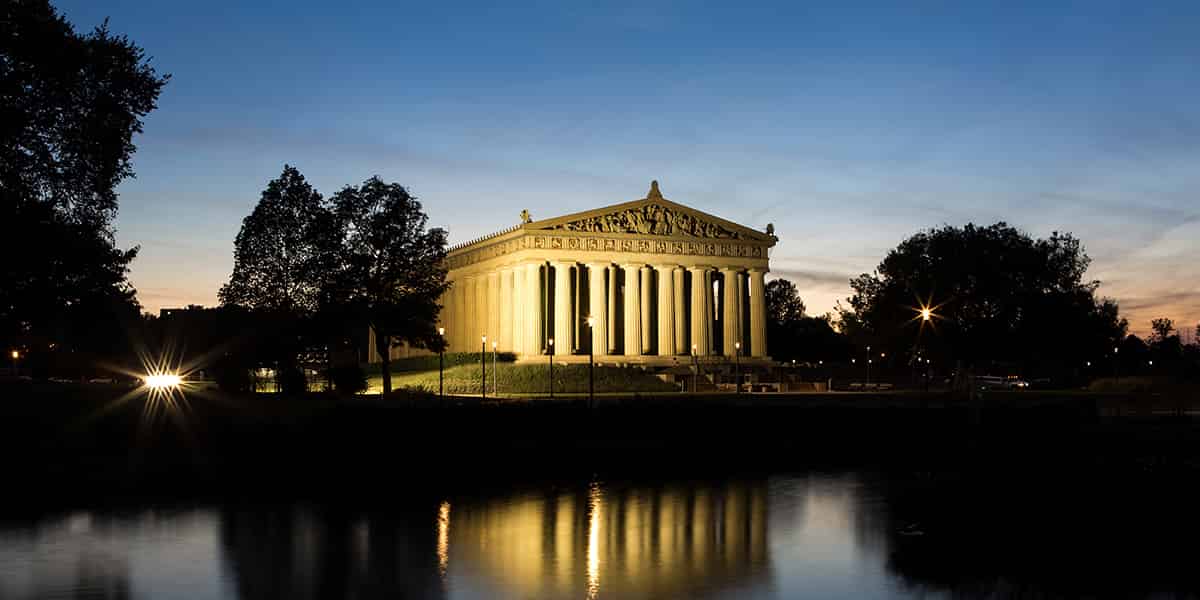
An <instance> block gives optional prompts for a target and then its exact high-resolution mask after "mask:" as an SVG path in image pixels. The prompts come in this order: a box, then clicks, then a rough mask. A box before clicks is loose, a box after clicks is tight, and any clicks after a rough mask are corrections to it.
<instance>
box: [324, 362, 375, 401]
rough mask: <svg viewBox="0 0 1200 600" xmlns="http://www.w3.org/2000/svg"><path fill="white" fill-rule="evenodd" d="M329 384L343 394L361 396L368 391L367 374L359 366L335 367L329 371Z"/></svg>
mask: <svg viewBox="0 0 1200 600" xmlns="http://www.w3.org/2000/svg"><path fill="white" fill-rule="evenodd" d="M329 382H330V383H332V384H333V389H335V390H337V391H338V392H341V393H343V394H361V393H363V392H365V391H367V372H366V371H364V370H363V368H362V367H360V366H358V365H344V366H340V367H333V368H332V369H329Z"/></svg>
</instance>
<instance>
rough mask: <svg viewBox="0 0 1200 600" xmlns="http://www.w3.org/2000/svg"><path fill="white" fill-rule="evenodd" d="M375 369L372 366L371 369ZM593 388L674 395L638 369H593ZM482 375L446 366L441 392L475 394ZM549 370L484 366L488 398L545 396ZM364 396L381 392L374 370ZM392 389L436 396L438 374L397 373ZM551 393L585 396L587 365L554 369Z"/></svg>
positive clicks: (470, 369)
mask: <svg viewBox="0 0 1200 600" xmlns="http://www.w3.org/2000/svg"><path fill="white" fill-rule="evenodd" d="M373 366H375V365H373ZM595 369H596V371H595V386H596V392H597V393H603V392H631V393H632V392H672V391H678V389H679V388H678V387H676V386H675V385H674V384H672V383H670V382H667V381H663V380H662V379H659V378H658V377H655V376H654V375H650V374H648V373H646V372H645V371H642V370H641V369H633V368H622V367H596V368H595ZM481 379H482V373H481V372H480V366H479V364H473V365H472V364H460V365H454V366H449V365H448V366H447V367H446V371H445V382H444V385H445V392H446V393H447V394H478V393H479V390H480V385H481ZM549 380H550V368H549V366H548V365H518V364H514V363H511V362H507V363H505V362H497V364H496V367H495V368H493V367H492V363H491V361H489V362H488V365H487V386H488V394H489V395H492V394H496V393H497V391H498V392H499V395H501V396H505V395H514V394H545V393H547V391H548V390H549ZM493 382H494V383H493ZM367 383H368V389H367V392H368V393H371V394H378V393H379V392H381V391H382V390H383V378H382V377H381V376H380V375H379V372H378V368H375V369H372V371H371V372H370V374H369V375H368V378H367ZM392 389H420V390H425V391H428V392H433V393H437V391H438V370H437V366H436V363H435V365H434V368H433V369H432V370H399V371H394V372H393V373H392ZM554 391H555V393H565V394H570V393H586V392H587V391H588V367H587V365H555V366H554Z"/></svg>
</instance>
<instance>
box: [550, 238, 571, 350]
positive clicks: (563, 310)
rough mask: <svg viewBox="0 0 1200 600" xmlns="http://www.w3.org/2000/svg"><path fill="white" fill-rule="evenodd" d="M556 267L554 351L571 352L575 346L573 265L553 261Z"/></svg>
mask: <svg viewBox="0 0 1200 600" xmlns="http://www.w3.org/2000/svg"><path fill="white" fill-rule="evenodd" d="M551 265H552V266H553V267H554V352H555V354H570V353H571V348H573V347H574V346H575V342H574V339H573V338H572V337H571V334H572V333H573V332H574V327H572V325H574V324H573V323H571V266H572V263H570V262H566V261H555V262H553V263H551Z"/></svg>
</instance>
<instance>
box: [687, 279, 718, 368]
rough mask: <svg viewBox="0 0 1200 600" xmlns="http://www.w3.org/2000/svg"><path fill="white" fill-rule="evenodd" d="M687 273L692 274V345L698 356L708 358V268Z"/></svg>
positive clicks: (710, 332)
mask: <svg viewBox="0 0 1200 600" xmlns="http://www.w3.org/2000/svg"><path fill="white" fill-rule="evenodd" d="M688 271H690V272H691V274H692V323H691V326H692V344H694V345H695V346H696V354H697V355H698V356H708V354H709V352H710V351H711V350H712V281H711V280H710V279H709V270H708V267H704V266H693V267H688ZM688 351H689V352H690V351H691V348H688Z"/></svg>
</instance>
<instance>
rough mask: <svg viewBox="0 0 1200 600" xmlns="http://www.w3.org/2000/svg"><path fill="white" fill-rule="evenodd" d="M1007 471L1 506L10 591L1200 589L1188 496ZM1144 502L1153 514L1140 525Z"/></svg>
mask: <svg viewBox="0 0 1200 600" xmlns="http://www.w3.org/2000/svg"><path fill="white" fill-rule="evenodd" d="M996 489H1001V490H1006V491H1002V492H1001V493H999V494H995V493H992V491H993V490H992V488H990V487H989V488H987V489H980V488H979V486H977V485H976V484H973V483H966V482H963V481H960V480H957V479H954V478H947V477H945V476H943V475H937V474H932V473H920V472H915V473H905V474H903V475H902V476H895V475H888V474H882V473H875V472H870V471H854V470H843V471H828V472H820V471H818V472H800V473H776V474H756V475H742V476H722V477H719V478H713V479H709V480H686V481H666V482H658V481H646V480H645V479H644V478H643V479H640V480H638V479H634V480H621V479H619V478H614V477H607V478H600V477H596V478H591V479H582V480H577V481H567V482H561V481H559V482H539V483H525V484H520V485H514V486H512V487H510V488H507V489H504V490H500V491H496V490H484V491H479V490H475V491H471V492H469V493H464V492H463V491H462V490H461V489H459V490H458V491H455V492H453V493H447V494H445V495H440V494H439V492H438V490H436V489H434V490H424V491H422V492H421V493H420V494H419V495H420V497H421V499H419V500H416V499H413V498H412V495H411V494H407V495H402V496H401V497H402V498H407V499H405V500H394V499H393V497H391V496H386V497H385V496H381V497H370V495H369V494H367V495H364V499H363V500H362V501H357V500H355V499H354V498H353V497H351V498H342V499H341V500H339V501H337V502H327V501H322V502H277V501H265V500H238V501H220V502H215V503H213V504H209V505H180V504H178V503H172V504H169V505H161V504H160V505H145V506H137V505H136V504H135V505H132V506H130V505H128V504H126V505H118V506H113V505H106V506H105V507H104V508H90V509H89V508H80V509H74V510H68V511H63V512H59V513H55V514H38V515H34V516H29V515H24V516H11V515H10V516H9V517H8V518H7V519H6V520H4V521H3V522H2V523H0V597H2V598H6V599H25V598H195V599H234V598H240V599H258V598H290V599H303V598H339V597H344V598H454V599H474V598H478V599H485V598H798V597H813V598H908V597H950V596H959V597H960V596H971V597H975V596H1001V597H1005V596H1012V595H1021V596H1033V597H1038V596H1063V595H1066V596H1075V595H1097V594H1098V595H1112V594H1116V595H1134V596H1147V595H1148V596H1154V595H1171V596H1175V595H1191V592H1194V591H1196V589H1198V588H1197V587H1195V586H1196V585H1197V581H1196V576H1195V575H1194V574H1192V571H1193V565H1192V564H1191V562H1190V558H1192V557H1193V554H1192V553H1191V552H1190V549H1191V548H1192V545H1191V543H1192V542H1191V540H1192V539H1194V538H1193V537H1192V534H1193V533H1194V518H1192V517H1189V516H1188V514H1190V511H1188V510H1187V509H1186V507H1183V506H1181V507H1178V508H1172V507H1171V506H1170V505H1166V508H1163V509H1162V510H1159V511H1157V514H1156V516H1154V517H1146V516H1140V517H1139V516H1138V515H1136V514H1133V513H1131V512H1130V511H1129V510H1128V508H1129V507H1125V508H1124V509H1122V508H1120V507H1118V506H1116V504H1120V502H1118V501H1117V500H1115V499H1113V500H1112V502H1113V504H1108V503H1106V501H1104V500H1100V501H1099V502H1093V503H1091V505H1090V506H1089V508H1087V509H1086V510H1076V509H1073V508H1072V507H1073V506H1076V504H1077V500H1078V498H1079V496H1078V495H1077V494H1073V493H1069V492H1068V491H1067V490H1065V489H1063V490H1055V489H1049V488H1047V487H1046V484H1045V483H1044V482H1043V483H1034V482H1029V483H1028V487H1026V488H1024V489H1021V488H1020V486H1016V485H1011V484H1009V483H1001V484H997V486H996ZM1060 492H1061V493H1060ZM357 493H358V492H354V493H348V495H350V496H354V495H355V494H357ZM1160 506H1163V505H1162V504H1161V503H1160ZM1114 510H1116V511H1118V514H1113V513H1112V512H1110V511H1114ZM1163 510H1165V511H1166V512H1168V513H1172V512H1173V511H1176V510H1178V511H1179V512H1178V513H1176V514H1168V515H1164V514H1162V511H1163ZM1104 515H1107V517H1106V516H1104ZM1135 519H1137V520H1142V521H1143V522H1142V523H1141V524H1138V525H1136V526H1131V525H1130V521H1131V520H1135Z"/></svg>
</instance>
